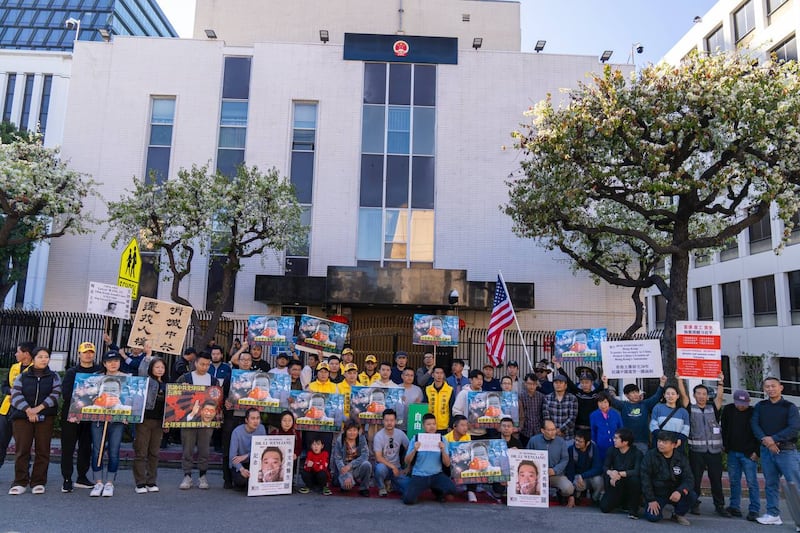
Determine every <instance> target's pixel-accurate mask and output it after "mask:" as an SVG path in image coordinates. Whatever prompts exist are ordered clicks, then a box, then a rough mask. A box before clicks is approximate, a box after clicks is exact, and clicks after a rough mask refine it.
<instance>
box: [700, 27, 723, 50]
mask: <svg viewBox="0 0 800 533" xmlns="http://www.w3.org/2000/svg"><path fill="white" fill-rule="evenodd" d="M705 45H706V52H708V53H709V54H716V53H718V52H722V51H723V50H725V34H724V33H723V32H722V26H720V27H719V28H717V29H716V30H714V31H713V32H711V33H709V34H708V37H706V39H705Z"/></svg>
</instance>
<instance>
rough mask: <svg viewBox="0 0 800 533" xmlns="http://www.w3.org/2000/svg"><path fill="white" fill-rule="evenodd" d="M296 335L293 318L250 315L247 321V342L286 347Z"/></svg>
mask: <svg viewBox="0 0 800 533" xmlns="http://www.w3.org/2000/svg"><path fill="white" fill-rule="evenodd" d="M293 335H294V317H293V316H261V315H250V317H249V318H248V320H247V342H248V343H249V344H250V346H253V345H254V344H264V345H269V346H278V347H286V346H288V345H289V342H290V341H291V340H292V336H293Z"/></svg>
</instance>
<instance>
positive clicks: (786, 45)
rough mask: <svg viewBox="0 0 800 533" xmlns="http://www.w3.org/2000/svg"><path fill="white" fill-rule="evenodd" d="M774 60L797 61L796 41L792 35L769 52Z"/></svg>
mask: <svg viewBox="0 0 800 533" xmlns="http://www.w3.org/2000/svg"><path fill="white" fill-rule="evenodd" d="M770 52H771V53H773V54H775V58H776V59H777V60H778V61H780V62H784V61H797V39H796V38H795V36H794V35H792V37H791V38H789V39H787V40H785V41H783V42H782V43H781V44H779V45H778V46H776V47H775V48H773V49H772V50H770Z"/></svg>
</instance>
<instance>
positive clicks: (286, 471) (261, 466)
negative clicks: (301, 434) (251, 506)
mask: <svg viewBox="0 0 800 533" xmlns="http://www.w3.org/2000/svg"><path fill="white" fill-rule="evenodd" d="M294 438H295V437H294V435H269V436H257V437H253V439H252V441H251V447H250V469H249V470H250V478H249V479H248V483H247V495H248V496H272V495H275V494H291V493H292V464H293V463H294Z"/></svg>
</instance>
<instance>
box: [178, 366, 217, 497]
mask: <svg viewBox="0 0 800 533" xmlns="http://www.w3.org/2000/svg"><path fill="white" fill-rule="evenodd" d="M209 367H211V354H209V353H208V352H200V353H199V354H197V360H196V361H195V369H194V371H192V372H187V373H186V374H184V375H183V376H182V377H181V378H180V379H178V382H179V383H187V384H189V385H206V386H210V385H216V383H215V382H214V381H213V380H212V378H211V374H209V372H208V369H209ZM216 409H217V405H216V404H214V405H205V404H204V405H202V406H198V405H195V408H193V409H192V412H191V413H190V414H189V415H188V417H187V421H191V420H192V419H195V418H197V417H198V416H199V417H200V419H201V420H203V421H206V419H207V418H209V417H210V419H209V420H208V422H210V421H211V420H213V419H214V416H215V415H216ZM213 432H214V430H213V429H212V428H210V427H199V428H194V427H190V428H181V443H182V444H183V460H182V466H183V481H181V484H180V486H179V488H180V489H181V490H188V489H191V488H192V467H193V466H194V461H193V456H194V450H195V447H196V448H197V468H198V470H199V471H200V477H199V479H198V482H197V487H198V488H200V489H203V490H208V478H207V477H206V472H207V471H208V455H209V452H210V449H209V448H210V447H211V434H212V433H213Z"/></svg>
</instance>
